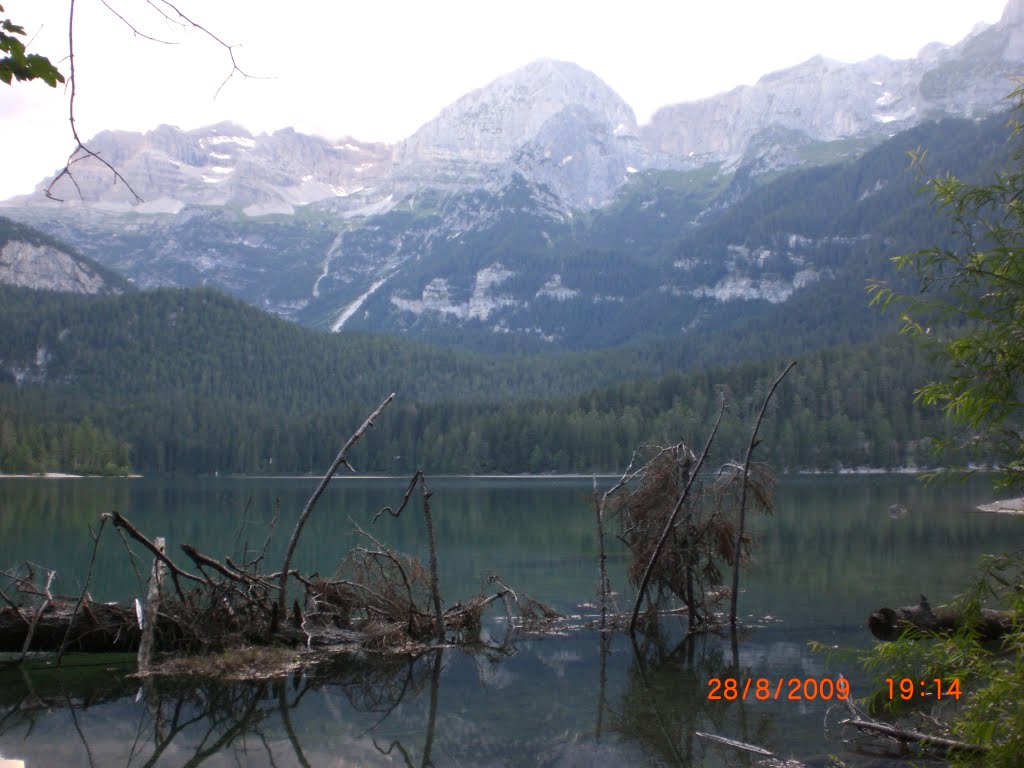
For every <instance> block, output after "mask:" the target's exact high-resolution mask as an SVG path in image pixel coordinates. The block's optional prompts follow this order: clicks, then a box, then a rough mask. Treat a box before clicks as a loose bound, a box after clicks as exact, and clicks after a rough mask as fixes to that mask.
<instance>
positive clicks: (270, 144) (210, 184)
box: [41, 123, 391, 215]
mask: <svg viewBox="0 0 1024 768" xmlns="http://www.w3.org/2000/svg"><path fill="white" fill-rule="evenodd" d="M88 145H89V147H90V148H91V149H92V150H93V151H95V152H98V153H99V154H101V155H102V156H103V158H105V159H106V160H107V161H109V162H110V163H111V164H112V165H114V166H115V167H116V168H117V169H118V172H119V173H120V174H121V176H122V177H124V178H125V179H127V180H129V183H130V184H131V186H132V189H134V190H135V192H136V193H138V195H139V196H140V197H141V198H142V199H143V200H144V202H143V203H141V204H138V203H137V202H136V201H135V200H134V198H133V197H132V195H131V192H130V191H129V190H128V189H126V188H125V186H124V185H123V184H115V183H114V179H113V174H112V173H111V171H110V170H109V169H108V168H106V167H105V166H103V165H102V164H101V163H98V162H95V161H85V162H81V163H79V164H77V165H76V166H75V180H76V181H77V182H78V185H79V187H80V188H81V190H82V198H84V201H85V203H84V204H85V205H89V206H94V207H98V208H105V209H108V210H118V209H123V210H128V209H129V208H132V209H133V210H136V211H138V212H143V213H177V212H178V211H179V210H181V208H182V207H184V206H185V205H186V204H189V205H192V204H198V205H217V206H232V207H239V208H242V209H243V210H246V211H247V212H248V213H250V214H252V215H259V214H262V213H291V212H292V211H293V208H294V206H296V205H303V204H306V203H311V202H315V201H318V200H323V199H328V198H335V197H337V198H344V197H348V196H350V195H354V194H356V193H360V192H365V191H366V190H367V189H372V188H375V187H376V186H378V185H379V184H381V183H382V181H384V180H386V179H387V178H388V176H389V173H390V166H391V149H390V147H388V146H387V145H385V144H367V143H362V142H357V141H354V140H352V139H346V140H343V141H340V142H329V141H327V140H326V139H321V138H318V137H315V136H306V135H303V134H300V133H297V132H296V131H294V130H293V129H290V128H289V129H285V130H281V131H277V132H276V133H273V134H271V135H269V136H268V135H265V134H264V135H260V136H255V137H254V136H253V135H252V134H250V133H249V132H248V131H246V130H245V129H244V128H241V127H240V126H237V125H234V124H232V123H219V124H217V125H212V126H208V127H206V128H200V129H197V130H194V131H183V130H181V129H179V128H175V127H173V126H169V125H162V126H160V127H158V128H156V129H155V130H152V131H149V132H148V133H145V134H138V133H128V132H124V131H105V132H103V133H100V134H99V135H97V136H96V137H95V138H94V139H93V140H92V141H90V142H89V144H88ZM44 184H45V182H44ZM41 186H42V185H41ZM54 193H55V194H56V195H58V196H60V197H63V198H65V199H66V204H68V205H71V206H76V205H81V204H83V203H82V202H81V199H80V198H79V196H78V192H77V191H76V190H75V189H74V187H73V185H71V184H70V182H68V181H67V180H64V181H61V182H60V183H59V184H58V186H57V188H56V189H55V190H54Z"/></svg>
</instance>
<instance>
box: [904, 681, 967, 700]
mask: <svg viewBox="0 0 1024 768" xmlns="http://www.w3.org/2000/svg"><path fill="white" fill-rule="evenodd" d="M885 684H886V685H887V686H888V687H889V700H890V701H893V700H894V699H897V698H899V699H902V700H903V701H910V700H911V699H923V698H925V697H931V696H934V697H935V698H936V699H942V698H952V699H957V700H959V699H960V695H961V694H960V678H958V677H954V678H953V679H952V680H943V679H942V678H939V677H936V678H934V679H933V680H917V679H915V678H913V677H901V678H895V679H894V678H891V677H887V678H885Z"/></svg>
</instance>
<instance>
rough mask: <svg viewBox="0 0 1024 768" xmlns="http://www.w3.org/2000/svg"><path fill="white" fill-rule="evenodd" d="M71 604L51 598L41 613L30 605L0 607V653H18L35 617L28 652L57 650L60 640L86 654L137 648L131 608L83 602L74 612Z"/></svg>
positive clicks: (71, 602) (136, 631) (132, 609)
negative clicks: (24, 606) (23, 606)
mask: <svg viewBox="0 0 1024 768" xmlns="http://www.w3.org/2000/svg"><path fill="white" fill-rule="evenodd" d="M75 603H76V601H75V600H69V599H62V598H54V599H53V600H52V601H51V602H50V604H49V605H48V606H47V607H46V608H45V610H43V611H42V612H38V610H37V609H36V608H34V607H33V608H14V607H10V606H7V607H4V608H0V653H19V652H21V650H22V648H23V647H24V645H25V642H26V640H28V639H29V629H30V627H31V626H32V620H33V619H34V618H35V617H36V616H38V619H39V620H38V621H37V622H36V624H35V628H34V630H33V631H32V634H31V642H30V643H29V645H28V648H27V650H29V651H57V650H59V649H60V648H61V644H62V643H64V645H65V649H66V650H68V651H84V652H88V653H107V652H122V651H134V650H136V649H137V648H138V647H139V637H140V634H141V633H140V632H139V625H138V620H137V619H136V616H135V610H134V608H126V607H124V606H121V605H117V604H113V603H109V604H108V603H94V602H91V601H86V602H83V603H82V606H81V607H80V608H79V610H78V612H77V614H76V613H75ZM65 633H66V635H67V640H66V641H65Z"/></svg>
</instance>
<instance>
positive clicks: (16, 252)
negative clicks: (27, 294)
mask: <svg viewBox="0 0 1024 768" xmlns="http://www.w3.org/2000/svg"><path fill="white" fill-rule="evenodd" d="M0 283H4V284H6V285H16V286H20V287H22V288H37V289H42V290H49V291H69V292H71V293H106V292H108V291H110V290H112V287H111V286H110V285H109V284H108V283H107V281H106V280H105V279H104V277H103V276H102V275H101V274H100V273H99V272H98V271H96V270H95V269H92V268H91V267H90V266H89V265H87V264H86V263H85V262H83V261H82V260H81V259H78V258H76V257H75V256H73V255H71V254H69V253H66V252H65V251H62V250H60V249H58V248H56V247H54V246H52V245H34V244H32V243H27V242H24V241H20V240H12V241H8V242H6V243H4V244H3V245H2V246H0Z"/></svg>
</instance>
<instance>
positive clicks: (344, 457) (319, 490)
mask: <svg viewBox="0 0 1024 768" xmlns="http://www.w3.org/2000/svg"><path fill="white" fill-rule="evenodd" d="M168 5H169V3H168ZM172 7H173V6H172ZM394 399H395V393H394V392H392V393H391V394H390V395H388V396H387V397H386V398H384V402H382V403H381V404H380V405H378V406H377V409H376V410H375V411H374V412H373V413H371V414H370V415H369V416H368V417H367V419H366V421H364V422H363V424H362V426H361V427H359V429H357V430H356V431H355V433H354V434H353V435H352V437H350V438H349V439H348V442H347V443H345V445H344V446H342V448H341V450H340V451H339V452H338V455H337V457H336V458H335V459H334V463H332V464H331V467H330V469H328V470H327V474H326V475H324V477H323V480H321V481H320V484H319V485H318V486H317V487H316V490H315V491H313V495H312V496H310V497H309V501H307V502H306V507H305V509H303V510H302V514H301V515H299V520H298V522H297V523H295V530H293V531H292V537H291V540H290V541H289V542H288V549H287V550H286V551H285V553H284V564H283V565H282V566H281V591H280V594H279V595H278V597H277V615H278V617H281V616H284V614H285V610H286V606H287V604H288V571H289V567H290V566H291V563H292V555H293V554H295V547H296V545H298V543H299V536H301V535H302V529H303V527H304V526H305V525H306V521H307V520H308V519H309V516H310V515H311V514H312V513H313V507H315V506H316V503H317V501H318V500H319V498H320V496H321V495H323V492H324V491H325V490H327V486H328V484H329V483H330V482H331V478H333V477H334V474H335V473H336V472H337V471H338V470H339V469H340V468H341V465H342V464H344V465H345V466H346V467H348V468H349V469H352V467H351V465H349V463H348V452H349V449H350V448H351V447H352V446H353V445H355V444H356V441H358V440H359V438H361V437H362V436H363V435H364V434H365V433H366V431H367V430H369V429H370V427H372V426H373V421H374V419H376V418H377V417H378V416H380V414H381V413H382V412H383V411H384V409H385V408H387V406H388V404H389V403H390V402H391V401H392V400H394Z"/></svg>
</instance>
